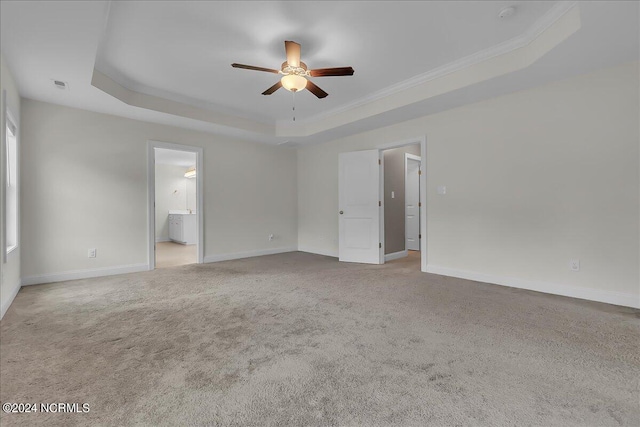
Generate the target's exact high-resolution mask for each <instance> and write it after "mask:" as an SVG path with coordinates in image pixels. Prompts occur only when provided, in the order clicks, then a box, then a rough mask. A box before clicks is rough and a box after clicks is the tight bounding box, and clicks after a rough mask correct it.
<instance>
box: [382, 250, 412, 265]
mask: <svg viewBox="0 0 640 427" xmlns="http://www.w3.org/2000/svg"><path fill="white" fill-rule="evenodd" d="M408 256H409V251H408V250H406V249H405V250H404V251H398V252H394V253H391V254H386V255H385V256H384V261H385V262H387V261H393V260H394V259H400V258H405V257H408Z"/></svg>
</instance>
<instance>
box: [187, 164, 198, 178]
mask: <svg viewBox="0 0 640 427" xmlns="http://www.w3.org/2000/svg"><path fill="white" fill-rule="evenodd" d="M184 177H185V178H195V177H196V168H195V167H193V166H192V167H190V168H189V169H187V171H186V172H185V173H184Z"/></svg>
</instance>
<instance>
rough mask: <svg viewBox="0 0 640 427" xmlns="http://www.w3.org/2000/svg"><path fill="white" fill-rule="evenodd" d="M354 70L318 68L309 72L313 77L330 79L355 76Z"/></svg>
mask: <svg viewBox="0 0 640 427" xmlns="http://www.w3.org/2000/svg"><path fill="white" fill-rule="evenodd" d="M353 73H354V71H353V68H351V67H336V68H318V69H316V70H311V71H309V75H310V76H311V77H330V76H353Z"/></svg>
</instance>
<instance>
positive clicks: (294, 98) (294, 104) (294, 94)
mask: <svg viewBox="0 0 640 427" xmlns="http://www.w3.org/2000/svg"><path fill="white" fill-rule="evenodd" d="M291 93H292V94H293V121H294V122H295V121H296V93H295V92H291Z"/></svg>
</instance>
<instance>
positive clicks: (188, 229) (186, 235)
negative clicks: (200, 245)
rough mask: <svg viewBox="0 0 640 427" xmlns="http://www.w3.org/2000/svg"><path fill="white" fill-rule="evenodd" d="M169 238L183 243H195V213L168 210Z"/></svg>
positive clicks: (196, 240)
mask: <svg viewBox="0 0 640 427" xmlns="http://www.w3.org/2000/svg"><path fill="white" fill-rule="evenodd" d="M169 239H170V240H171V241H172V242H176V243H181V244H183V245H195V244H196V243H197V242H198V239H197V233H196V214H195V213H188V212H187V213H175V212H171V211H169Z"/></svg>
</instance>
